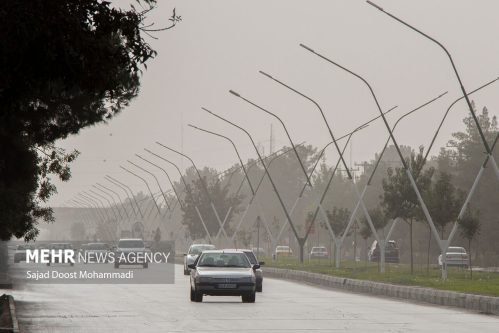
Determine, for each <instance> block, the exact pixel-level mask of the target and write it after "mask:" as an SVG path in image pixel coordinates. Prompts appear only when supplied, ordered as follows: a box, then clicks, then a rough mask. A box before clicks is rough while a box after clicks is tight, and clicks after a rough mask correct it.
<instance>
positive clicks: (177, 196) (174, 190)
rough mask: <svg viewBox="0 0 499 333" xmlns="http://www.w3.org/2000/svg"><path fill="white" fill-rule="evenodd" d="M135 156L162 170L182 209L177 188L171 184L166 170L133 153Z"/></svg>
mask: <svg viewBox="0 0 499 333" xmlns="http://www.w3.org/2000/svg"><path fill="white" fill-rule="evenodd" d="M135 156H137V157H138V158H140V159H141V160H143V161H144V162H146V163H149V164H150V165H152V166H154V167H156V168H158V169H160V170H161V171H163V173H164V174H165V175H166V178H168V182H169V183H170V186H171V187H172V190H173V193H175V197H176V198H177V201H178V203H179V205H180V207H181V208H182V209H183V208H184V207H183V205H182V200H180V196H179V195H178V192H177V190H176V189H175V185H174V184H173V182H172V180H171V178H170V175H169V174H168V172H166V170H165V169H163V168H162V167H160V166H159V165H157V164H155V163H153V162H151V161H149V160H148V159H146V158H144V157H142V156H140V155H139V154H135Z"/></svg>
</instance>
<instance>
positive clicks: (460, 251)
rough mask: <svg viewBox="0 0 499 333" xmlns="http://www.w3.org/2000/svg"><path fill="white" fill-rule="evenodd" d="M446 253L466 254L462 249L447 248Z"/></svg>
mask: <svg viewBox="0 0 499 333" xmlns="http://www.w3.org/2000/svg"><path fill="white" fill-rule="evenodd" d="M447 252H452V253H466V250H465V249H464V248H463V247H449V249H448V250H447Z"/></svg>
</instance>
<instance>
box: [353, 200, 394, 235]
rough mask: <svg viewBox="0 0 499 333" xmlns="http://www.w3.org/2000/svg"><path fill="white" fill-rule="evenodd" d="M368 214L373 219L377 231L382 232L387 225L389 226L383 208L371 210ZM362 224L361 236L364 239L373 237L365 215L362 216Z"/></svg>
mask: <svg viewBox="0 0 499 333" xmlns="http://www.w3.org/2000/svg"><path fill="white" fill-rule="evenodd" d="M368 212H369V216H370V217H371V221H372V222H373V226H374V228H375V229H376V230H381V229H383V228H384V227H386V225H387V224H388V219H387V218H386V216H385V214H384V213H383V210H382V209H381V208H379V207H376V208H371V209H369V210H368ZM360 223H361V226H362V227H361V228H360V234H361V236H362V238H364V239H367V238H369V237H371V235H372V233H373V232H372V230H371V227H370V226H369V223H368V222H367V218H366V217H365V215H364V214H362V215H361V217H360Z"/></svg>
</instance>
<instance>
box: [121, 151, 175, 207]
mask: <svg viewBox="0 0 499 333" xmlns="http://www.w3.org/2000/svg"><path fill="white" fill-rule="evenodd" d="M127 162H128V163H130V164H131V165H133V166H135V167H136V168H137V169H140V170H142V171H144V172H145V173H147V174H149V175H151V177H153V178H154V180H155V181H156V184H157V185H158V188H159V191H160V192H161V195H162V196H163V199H164V200H165V204H166V208H167V209H168V210H170V204H169V203H168V199H166V195H165V192H164V191H163V188H161V184H160V183H159V180H158V177H156V176H155V175H154V173H152V172H151V171H149V170H146V169H144V168H143V167H141V166H140V165H137V164H135V163H133V162H132V161H129V160H127Z"/></svg>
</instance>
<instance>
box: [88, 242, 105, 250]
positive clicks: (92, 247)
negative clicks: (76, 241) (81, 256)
mask: <svg viewBox="0 0 499 333" xmlns="http://www.w3.org/2000/svg"><path fill="white" fill-rule="evenodd" d="M86 249H87V250H107V244H105V243H90V244H88V245H86Z"/></svg>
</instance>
